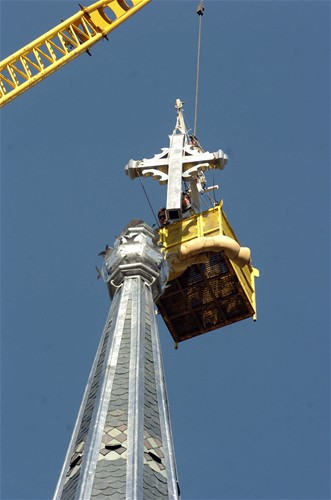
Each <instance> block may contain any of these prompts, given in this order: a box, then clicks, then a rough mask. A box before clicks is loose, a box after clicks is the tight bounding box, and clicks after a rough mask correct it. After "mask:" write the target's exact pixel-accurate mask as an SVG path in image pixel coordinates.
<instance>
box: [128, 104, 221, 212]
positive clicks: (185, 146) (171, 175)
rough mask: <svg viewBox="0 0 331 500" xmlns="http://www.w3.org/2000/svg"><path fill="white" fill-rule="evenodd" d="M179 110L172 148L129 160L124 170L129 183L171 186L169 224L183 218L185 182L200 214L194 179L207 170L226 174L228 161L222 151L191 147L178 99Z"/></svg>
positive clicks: (169, 189) (168, 196)
mask: <svg viewBox="0 0 331 500" xmlns="http://www.w3.org/2000/svg"><path fill="white" fill-rule="evenodd" d="M176 108H177V110H178V116H177V124H176V128H175V130H174V132H173V134H172V135H171V136H169V139H170V146H169V148H162V150H161V153H159V154H156V155H154V157H153V158H150V159H146V158H144V159H143V160H137V161H136V160H130V161H129V163H128V164H127V165H126V167H125V173H126V174H127V175H128V176H129V177H130V179H135V178H136V177H142V176H145V177H148V176H152V177H153V179H155V180H158V181H159V182H160V184H168V190H167V204H166V210H167V216H168V219H169V220H178V219H181V218H182V209H181V199H182V181H183V180H186V181H189V182H190V187H191V194H192V195H193V196H192V197H193V202H194V205H195V207H196V208H197V209H198V210H199V209H200V204H199V196H198V191H197V187H196V183H195V179H196V178H197V177H198V174H199V173H201V172H204V171H205V170H207V169H215V168H217V169H219V170H223V168H224V166H225V164H226V163H227V160H228V157H227V155H226V154H225V153H223V151H222V150H219V151H216V152H215V153H209V152H208V151H202V149H201V147H199V146H197V143H195V142H194V141H193V142H192V144H190V143H189V141H188V139H187V131H186V127H185V124H184V119H183V115H182V103H181V101H180V100H179V99H177V101H176ZM199 211H200V210H199Z"/></svg>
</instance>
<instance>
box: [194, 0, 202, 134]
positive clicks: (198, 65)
mask: <svg viewBox="0 0 331 500" xmlns="http://www.w3.org/2000/svg"><path fill="white" fill-rule="evenodd" d="M204 10H205V8H204V6H203V0H200V3H199V5H198V8H197V14H198V16H199V32H198V55H197V74H196V83H195V111H194V131H193V134H194V136H195V137H196V135H197V116H198V95H199V76H200V48H201V25H202V22H201V21H202V16H203V13H204Z"/></svg>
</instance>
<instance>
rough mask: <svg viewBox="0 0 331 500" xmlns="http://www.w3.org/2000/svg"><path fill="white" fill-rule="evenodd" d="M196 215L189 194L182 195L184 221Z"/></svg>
mask: <svg viewBox="0 0 331 500" xmlns="http://www.w3.org/2000/svg"><path fill="white" fill-rule="evenodd" d="M191 215H194V210H193V208H192V204H191V198H190V195H189V194H188V193H184V192H183V193H182V219H187V218H188V217H191Z"/></svg>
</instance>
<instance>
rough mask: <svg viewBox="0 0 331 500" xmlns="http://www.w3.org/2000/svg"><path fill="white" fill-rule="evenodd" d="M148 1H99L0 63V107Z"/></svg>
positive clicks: (77, 54)
mask: <svg viewBox="0 0 331 500" xmlns="http://www.w3.org/2000/svg"><path fill="white" fill-rule="evenodd" d="M150 1H151V0H126V1H125V0H99V1H98V2H95V3H93V4H92V5H90V6H89V7H81V10H80V11H79V12H77V13H76V14H74V15H73V16H71V17H70V18H68V19H67V20H66V21H63V22H62V23H61V24H59V25H58V26H56V27H55V28H53V29H51V30H50V31H48V32H47V33H45V34H44V35H42V36H40V37H39V38H37V39H36V40H34V41H33V42H31V43H29V44H28V45H26V46H25V47H23V48H22V49H20V50H18V51H17V52H15V53H14V54H12V55H11V56H9V57H7V58H6V59H4V60H3V61H1V62H0V108H1V107H2V106H4V105H5V104H7V103H8V102H10V101H12V100H13V99H15V97H17V96H18V95H20V94H22V93H23V92H25V91H26V90H28V89H29V88H31V87H32V86H33V85H36V84H37V83H39V82H40V81H41V80H43V79H44V78H46V77H47V76H48V75H50V74H51V73H54V72H55V71H56V70H57V69H59V68H60V67H61V66H64V65H65V64H66V63H68V62H69V61H72V60H73V59H75V58H76V57H77V56H79V55H80V54H82V53H83V52H86V51H88V49H89V48H90V47H92V46H93V45H94V44H95V43H97V42H98V41H99V40H100V39H101V38H103V37H106V36H107V34H108V33H109V32H110V31H112V30H114V29H115V28H116V27H117V26H119V25H120V24H121V23H123V22H124V21H125V20H126V19H128V18H129V17H131V16H132V15H133V14H135V13H136V12H137V11H138V10H140V9H141V8H142V7H144V6H145V5H146V4H148V3H149V2H150Z"/></svg>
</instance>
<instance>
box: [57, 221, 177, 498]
mask: <svg viewBox="0 0 331 500" xmlns="http://www.w3.org/2000/svg"><path fill="white" fill-rule="evenodd" d="M157 239H158V236H157V233H155V232H154V230H153V229H151V228H150V227H149V226H147V225H146V224H145V223H143V222H141V221H132V222H131V223H130V224H129V225H128V226H127V227H126V228H125V229H124V231H123V232H122V234H121V235H120V236H119V238H117V240H116V242H115V245H114V248H112V249H111V248H108V249H107V251H106V254H105V256H104V259H105V260H104V266H103V269H102V275H103V277H104V279H105V281H106V282H107V283H108V286H109V289H110V291H111V294H112V295H113V300H112V305H111V308H110V312H109V315H108V318H107V321H106V325H105V328H104V331H103V335H102V338H101V341H100V345H99V348H98V351H97V354H96V357H95V360H94V363H93V366H92V370H91V373H90V376H89V379H88V383H87V387H86V390H85V394H84V397H83V401H82V404H81V408H80V411H79V414H78V417H77V421H76V425H75V428H74V431H73V436H72V439H71V442H70V445H69V449H68V452H67V455H66V458H65V462H64V465H63V468H62V471H61V475H60V478H59V482H58V485H57V487H56V491H55V495H54V499H56V500H59V499H61V500H69V499H70V500H71V499H72V500H73V499H76V500H78V499H79V500H87V499H94V498H95V499H101V498H103V499H106V498H116V499H132V500H133V499H136V500H143V499H152V500H155V499H156V498H157V499H161V498H169V499H178V498H179V487H178V481H177V473H176V464H175V456H174V448H173V443H172V436H171V428H170V420H169V410H168V402H167V394H166V388H165V381H164V375H163V366H162V359H161V350H160V344H159V336H158V330H157V325H156V320H155V313H154V300H156V299H157V298H158V297H159V296H160V294H161V293H162V292H163V289H164V287H165V284H166V280H167V272H168V269H167V264H166V261H165V260H164V258H163V256H162V254H161V252H160V249H159V247H158V245H157Z"/></svg>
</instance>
